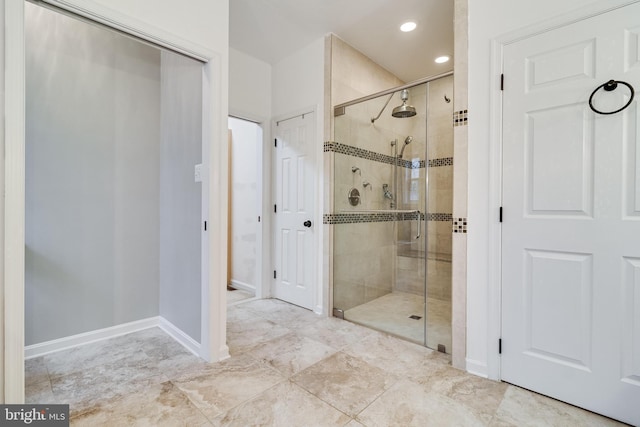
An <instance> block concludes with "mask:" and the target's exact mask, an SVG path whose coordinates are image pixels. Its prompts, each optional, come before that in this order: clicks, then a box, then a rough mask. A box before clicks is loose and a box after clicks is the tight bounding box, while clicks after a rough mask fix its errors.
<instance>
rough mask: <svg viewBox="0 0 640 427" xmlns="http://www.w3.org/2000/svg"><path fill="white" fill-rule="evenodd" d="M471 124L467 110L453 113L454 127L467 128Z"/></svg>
mask: <svg viewBox="0 0 640 427" xmlns="http://www.w3.org/2000/svg"><path fill="white" fill-rule="evenodd" d="M468 122H469V113H468V111H467V110H460V111H454V112H453V125H454V126H465V125H467V124H468Z"/></svg>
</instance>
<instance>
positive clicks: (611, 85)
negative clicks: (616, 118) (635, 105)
mask: <svg viewBox="0 0 640 427" xmlns="http://www.w3.org/2000/svg"><path fill="white" fill-rule="evenodd" d="M618 83H620V84H622V85H625V86H626V87H628V88H629V92H631V96H630V97H629V101H627V103H626V104H624V105H623V106H622V108H619V109H617V110H615V111H600V110H597V109H596V107H594V106H593V102H592V101H593V96H594V95H595V94H596V92H597V91H598V90H599V89H601V88H602V89H604V90H605V91H607V92H611V91H614V90H616V88H617V87H618ZM634 95H635V92H634V90H633V86H631V85H630V84H629V83H627V82H623V81H621V80H609V81H608V82H606V83H602V84H601V85H600V86H598V87H597V88H595V89H594V90H593V92H591V96H590V97H589V107H591V109H592V110H593V111H594V112H596V113H598V114H615V113H619V112H620V111H622V110H624V109H625V108H627V107H628V106H629V105H631V102H632V101H633V96H634Z"/></svg>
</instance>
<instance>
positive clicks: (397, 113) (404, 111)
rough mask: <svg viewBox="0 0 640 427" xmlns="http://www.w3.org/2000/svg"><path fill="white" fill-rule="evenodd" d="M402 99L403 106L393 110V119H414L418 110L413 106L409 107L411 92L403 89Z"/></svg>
mask: <svg viewBox="0 0 640 427" xmlns="http://www.w3.org/2000/svg"><path fill="white" fill-rule="evenodd" d="M400 97H401V98H402V105H400V106H398V107H396V108H394V109H393V112H392V113H391V115H392V116H393V117H400V118H405V117H413V116H415V115H416V109H415V108H414V107H413V106H412V105H407V100H408V99H409V90H407V89H403V90H402V92H400Z"/></svg>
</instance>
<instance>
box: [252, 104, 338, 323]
mask: <svg viewBox="0 0 640 427" xmlns="http://www.w3.org/2000/svg"><path fill="white" fill-rule="evenodd" d="M319 111H322V109H321V108H320V106H318V105H313V106H309V107H306V108H299V109H296V110H293V111H290V112H289V113H287V114H280V115H278V116H275V117H274V118H273V119H272V120H271V139H270V142H271V141H274V140H275V139H276V135H277V129H278V122H281V121H285V120H288V119H293V118H296V117H298V116H302V115H305V114H311V113H313V114H314V117H315V123H314V133H313V135H312V144H313V145H312V147H311V150H312V152H313V155H314V163H315V165H314V170H315V172H316V173H315V174H314V176H313V190H314V191H315V195H314V204H315V206H314V210H313V216H312V221H313V224H315V232H314V236H313V254H312V257H313V265H314V271H313V274H312V278H313V304H312V306H313V312H314V313H316V314H320V315H326V314H327V312H328V306H327V302H328V298H327V292H328V289H325V288H324V282H323V280H322V265H323V264H322V263H323V257H322V254H323V247H322V240H323V239H322V236H321V234H322V233H323V232H324V228H323V226H324V224H323V223H322V212H323V210H322V209H323V208H322V206H323V203H322V202H323V193H322V187H323V180H322V177H323V176H324V175H323V173H324V171H323V164H322V153H323V151H322V150H323V147H322V143H321V141H322V136H323V129H321V128H322V127H323V125H322V121H321V120H319V118H318V112H319ZM271 148H272V149H271V150H269V153H274V151H273V150H274V149H275V146H274V145H273V144H271ZM277 167H278V165H277V159H276V156H275V155H271V198H270V199H269V200H270V201H271V202H270V208H271V207H272V206H273V205H274V204H275V203H276V194H277V193H276V191H277V189H276V185H277ZM270 212H271V215H270V216H271V218H272V220H271V233H270V236H271V245H270V252H271V254H272V255H271V259H270V264H268V265H269V266H270V267H273V268H270V271H272V270H275V269H276V266H277V265H278V263H277V261H278V258H277V254H276V238H277V236H276V234H277V232H278V230H277V227H276V225H277V223H276V219H275V215H277V214H275V213H273V210H270ZM275 285H276V279H274V278H273V276H270V279H269V280H268V281H266V282H265V284H264V287H265V295H267V296H265V298H269V297H271V296H272V295H273V294H274V292H273V289H274V287H275Z"/></svg>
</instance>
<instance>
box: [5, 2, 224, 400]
mask: <svg viewBox="0 0 640 427" xmlns="http://www.w3.org/2000/svg"><path fill="white" fill-rule="evenodd" d="M44 1H45V2H46V3H49V4H51V5H53V6H55V7H58V8H60V9H64V10H67V11H70V12H72V13H74V14H77V15H80V16H83V17H86V18H89V19H90V20H92V21H96V22H99V23H101V24H104V25H106V26H108V27H111V28H114V29H116V30H118V31H122V32H124V33H127V34H131V35H133V36H135V37H137V38H140V39H144V40H148V41H150V42H152V43H154V44H156V45H160V46H163V47H165V48H168V49H171V50H173V51H177V52H180V53H182V54H185V55H187V56H190V57H192V58H194V59H197V60H199V61H201V62H203V66H202V82H203V87H202V96H203V113H202V114H203V124H202V137H203V142H202V148H203V151H202V159H203V164H204V169H205V171H206V172H205V174H204V175H205V176H204V179H203V191H202V219H203V221H204V220H207V221H208V224H209V226H208V230H209V231H208V232H203V233H202V290H201V295H202V302H201V304H202V316H201V319H202V320H201V322H202V323H201V324H202V331H201V343H200V344H201V346H200V357H202V358H204V359H205V360H208V361H216V360H221V359H224V358H227V357H229V349H228V347H227V345H226V294H225V292H226V287H225V288H223V287H222V286H220V284H221V283H225V281H226V262H225V261H226V255H227V254H226V251H227V249H226V244H227V240H226V235H227V216H226V211H225V212H222V211H219V209H218V207H219V206H225V205H226V203H227V192H228V189H227V163H228V160H227V159H228V152H227V144H223V143H218V142H219V141H226V134H227V126H226V122H223V120H222V117H223V116H224V117H226V115H227V113H226V111H227V106H226V105H223V104H222V102H221V100H222V99H226V98H225V97H223V96H222V94H223V92H222V91H223V89H224V88H223V87H222V82H223V80H224V78H225V70H223V68H222V65H223V58H224V56H223V55H222V54H221V53H219V52H215V51H211V50H209V49H207V48H205V47H203V46H200V45H197V44H195V43H192V42H190V41H187V40H184V39H182V38H180V37H177V36H175V35H173V34H171V33H169V32H166V31H164V30H163V29H161V28H158V27H155V26H153V25H150V24H147V23H145V22H142V21H139V20H137V19H135V18H132V17H129V16H127V15H124V14H122V13H120V12H117V11H115V10H113V9H109V8H107V7H104V6H102V5H100V4H99V3H97V2H95V1H93V0H44ZM24 9H25V7H24V1H14V0H7V1H5V4H4V15H5V16H4V23H3V24H4V28H5V86H6V87H5V95H4V100H3V101H4V103H5V130H4V146H5V158H4V168H5V169H4V188H3V189H4V191H5V200H4V224H3V227H4V254H3V257H4V259H3V262H4V272H3V277H2V282H0V285H1V287H2V290H3V293H2V294H3V295H4V299H2V298H1V297H0V315H2V316H0V338H1V339H2V341H1V342H0V345H3V347H4V348H3V349H1V350H0V364H1V365H0V401H2V402H4V403H23V402H24V397H25V395H24V392H25V388H24V315H25V310H24V291H25V281H24V268H25V258H24V245H25V163H24V161H25V118H26V112H25V41H24V39H25V37H24V31H25V25H24V21H25V12H24ZM0 183H2V181H0ZM2 294H0V295H2Z"/></svg>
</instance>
